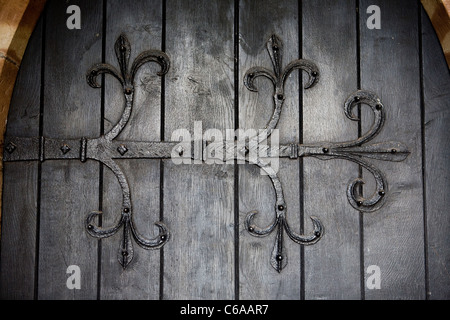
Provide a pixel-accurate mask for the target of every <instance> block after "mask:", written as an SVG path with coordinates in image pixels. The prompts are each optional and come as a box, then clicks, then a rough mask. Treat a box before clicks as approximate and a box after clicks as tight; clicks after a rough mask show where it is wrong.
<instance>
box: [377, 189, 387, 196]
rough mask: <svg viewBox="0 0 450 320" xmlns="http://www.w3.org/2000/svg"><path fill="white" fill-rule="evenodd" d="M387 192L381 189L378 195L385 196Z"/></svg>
mask: <svg viewBox="0 0 450 320" xmlns="http://www.w3.org/2000/svg"><path fill="white" fill-rule="evenodd" d="M385 194H386V192H385V191H384V190H380V191H379V192H378V195H380V196H384V195H385Z"/></svg>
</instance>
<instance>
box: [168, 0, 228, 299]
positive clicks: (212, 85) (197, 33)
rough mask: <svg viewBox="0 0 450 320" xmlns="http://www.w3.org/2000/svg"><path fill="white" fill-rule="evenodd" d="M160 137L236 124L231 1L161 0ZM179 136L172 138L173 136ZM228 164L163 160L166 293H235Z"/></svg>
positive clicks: (171, 295) (213, 296)
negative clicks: (164, 58)
mask: <svg viewBox="0 0 450 320" xmlns="http://www.w3.org/2000/svg"><path fill="white" fill-rule="evenodd" d="M166 6H167V14H166V30H167V33H166V53H167V54H168V55H169V56H170V57H171V66H172V67H171V70H170V71H169V73H168V74H167V75H166V97H165V102H166V104H165V105H166V107H165V119H166V121H165V126H164V131H165V137H166V140H170V139H171V135H172V132H173V131H174V130H176V129H180V128H185V129H187V130H189V131H190V132H191V134H192V133H193V128H194V122H195V121H201V122H202V127H203V130H207V129H209V128H213V129H218V130H221V131H223V132H225V129H230V128H231V129H232V128H234V122H233V116H234V101H233V97H234V87H233V85H234V84H233V79H234V76H233V66H234V61H233V45H234V43H233V39H234V38H233V17H234V15H233V12H234V2H233V1H229V0H227V1H172V0H169V1H167V4H166ZM177 140H178V139H177ZM233 172H234V170H233V166H232V165H222V164H215V165H210V164H198V165H197V164H191V165H175V164H174V163H173V162H172V161H171V160H167V161H164V221H165V222H166V223H167V225H168V227H169V228H170V230H172V237H171V240H170V241H169V243H167V245H166V246H165V247H164V292H163V298H164V299H194V300H195V299H232V298H233V297H234V213H233V208H234V202H233V201H234V197H233V186H234V175H233Z"/></svg>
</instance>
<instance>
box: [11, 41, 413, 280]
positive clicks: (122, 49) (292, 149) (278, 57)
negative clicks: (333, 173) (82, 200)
mask: <svg viewBox="0 0 450 320" xmlns="http://www.w3.org/2000/svg"><path fill="white" fill-rule="evenodd" d="M114 49H115V53H116V56H117V59H118V63H119V66H120V71H118V70H117V69H116V68H114V67H113V66H112V65H110V64H104V63H100V64H95V65H94V66H92V68H91V69H90V70H89V71H88V73H87V75H86V79H87V82H88V84H89V85H90V86H91V87H93V88H100V85H99V84H98V82H97V77H98V76H99V75H100V74H110V75H112V76H114V77H115V78H116V79H117V80H118V81H119V82H120V84H121V85H122V88H123V94H124V98H125V106H124V110H123V112H122V116H121V118H120V119H119V121H118V122H117V124H116V125H115V126H113V127H112V129H111V130H109V131H108V132H107V133H106V134H104V135H102V136H100V137H98V138H93V139H88V138H84V137H83V138H80V139H70V140H69V139H66V140H61V139H50V138H45V137H35V138H21V137H7V138H6V139H5V151H6V152H5V153H4V155H3V161H24V160H27V161H30V160H38V161H41V162H43V161H45V160H50V159H51V160H56V159H65V160H68V159H79V160H81V161H82V162H85V161H86V160H87V159H91V160H96V161H99V162H101V163H103V164H104V165H105V166H106V167H107V168H109V169H110V170H111V171H112V172H113V173H114V175H115V176H116V178H117V180H118V182H119V185H120V187H121V190H122V207H121V213H120V217H119V219H118V222H117V223H116V224H115V225H114V226H112V227H103V226H98V225H96V224H95V223H94V220H95V218H96V217H98V216H99V215H100V214H101V212H99V211H93V212H91V213H90V214H89V215H88V216H87V218H86V219H85V227H86V230H87V232H88V233H89V234H90V235H91V236H93V237H95V238H107V237H110V236H112V235H114V234H116V233H117V232H119V230H121V228H123V229H122V238H121V241H120V248H119V253H118V260H119V263H120V264H121V265H122V267H123V268H124V269H125V268H126V267H127V266H128V265H129V264H130V262H131V261H132V259H133V255H134V250H133V244H132V240H133V239H134V240H135V241H136V243H137V244H138V245H139V246H140V247H142V248H144V249H157V248H161V247H162V246H163V245H164V244H166V243H167V241H168V240H169V231H168V228H167V227H166V226H165V224H164V223H162V222H156V223H155V225H156V226H157V227H158V228H159V234H158V236H156V237H155V238H152V239H146V238H144V237H143V236H142V235H141V234H140V233H139V232H138V231H137V229H136V226H135V225H134V222H133V215H132V213H133V208H132V200H131V194H130V187H129V185H128V182H127V179H126V177H125V174H124V173H123V171H122V170H121V168H120V167H119V166H118V165H117V163H116V162H115V161H114V159H170V158H171V157H172V155H173V153H172V152H173V150H179V149H178V148H180V145H179V142H172V141H170V142H167V141H156V142H143V141H117V140H116V137H117V136H118V135H119V134H120V132H122V130H123V129H124V127H125V126H126V125H127V123H128V120H129V118H130V115H131V111H132V108H133V98H134V79H135V76H136V73H137V71H138V69H139V68H140V67H141V66H142V65H143V64H145V63H147V62H155V63H157V64H159V65H160V67H161V70H160V71H159V72H158V75H160V76H163V75H164V74H166V73H167V72H168V70H169V65H170V60H169V57H168V56H167V55H166V54H165V53H164V52H162V51H158V50H148V51H145V52H142V53H141V54H139V55H138V56H137V57H136V59H135V60H134V61H133V63H132V65H131V67H130V68H129V59H130V53H131V49H130V43H129V41H128V39H127V38H126V36H125V35H120V36H119V37H118V39H117V41H116V43H115V47H114ZM267 51H268V53H269V56H270V59H271V61H272V65H273V72H272V71H271V70H268V69H266V68H262V67H254V68H251V69H250V70H248V71H247V72H246V74H245V76H244V84H245V86H246V87H247V88H248V89H249V90H251V91H257V88H256V87H255V81H254V80H255V79H256V78H258V77H265V78H268V79H270V80H271V81H272V83H273V86H274V96H273V104H274V112H273V114H272V117H271V118H270V120H269V122H268V124H267V125H266V127H265V128H264V130H262V131H261V132H260V133H259V134H258V135H257V136H255V137H253V138H250V139H249V141H248V142H247V143H248V145H246V146H245V150H246V151H247V152H248V151H249V149H250V148H253V147H254V146H259V143H260V142H262V141H264V140H267V138H268V137H269V136H270V135H271V134H272V132H273V130H274V129H275V128H276V126H277V125H278V122H279V119H280V114H281V109H282V106H283V103H284V100H285V93H284V84H285V82H286V80H287V78H288V76H289V74H290V73H291V72H292V71H293V70H296V69H300V70H303V71H305V72H306V73H307V74H308V76H309V79H308V81H307V83H306V85H305V89H308V88H311V87H313V86H314V85H315V84H317V82H318V80H319V69H318V68H317V66H316V65H315V64H314V63H313V62H311V61H309V60H304V59H299V60H295V61H292V62H291V63H289V64H288V65H287V66H286V67H285V68H284V69H283V68H282V53H283V43H282V41H281V39H280V38H279V37H277V36H276V35H272V36H271V37H270V38H269V40H268V42H267ZM358 104H365V105H368V106H369V107H370V109H371V110H372V112H373V113H374V122H373V124H372V126H371V128H370V129H369V130H368V131H367V132H366V133H365V134H364V135H362V136H361V137H359V138H358V139H355V140H352V141H345V142H322V143H318V144H289V145H281V146H279V147H278V149H277V150H276V152H273V153H272V154H266V155H265V156H264V157H267V156H269V157H273V156H276V157H280V158H281V157H288V158H290V159H297V158H299V157H316V158H319V159H321V160H331V159H344V160H349V161H353V162H355V163H357V164H359V165H360V166H361V167H363V168H365V169H367V170H368V171H369V172H370V173H371V174H372V175H373V176H374V178H375V182H376V190H375V192H374V193H373V195H372V196H371V197H369V198H365V197H363V196H362V194H360V188H359V186H360V185H361V184H363V183H364V181H363V180H362V179H360V178H356V179H354V180H353V181H351V182H350V183H349V185H348V187H347V198H348V201H349V203H350V205H351V206H352V207H353V208H355V209H356V210H358V211H360V212H370V211H374V210H377V209H379V208H380V207H381V206H382V205H383V203H384V201H385V198H386V192H387V183H386V179H385V178H384V176H383V174H382V173H381V172H380V170H378V168H376V167H375V166H373V165H372V164H371V163H369V162H367V161H366V160H363V159H362V158H363V157H366V158H372V159H378V160H386V161H403V160H404V159H405V158H406V157H407V156H408V154H409V151H408V150H407V148H406V146H404V145H403V144H402V143H399V142H381V143H376V144H372V145H365V146H363V144H365V143H367V142H369V141H371V140H372V139H373V138H374V137H375V136H376V135H377V134H378V133H379V132H380V130H381V128H382V127H383V123H384V120H385V113H384V105H383V104H382V103H381V101H380V99H379V98H378V97H377V95H376V94H374V93H372V92H368V91H362V90H359V91H356V92H354V93H353V94H351V95H350V96H349V97H348V99H347V100H346V101H345V103H344V112H345V115H346V116H347V117H348V118H349V119H350V120H354V121H356V120H358V117H357V116H356V115H355V114H354V113H353V109H354V108H355V106H357V105H358ZM200 147H201V146H200ZM241 147H242V146H241V145H240V144H234V145H233V146H232V147H231V148H232V149H233V150H232V152H231V156H230V153H229V150H228V149H227V152H226V156H225V158H226V160H230V159H236V158H237V157H238V155H239V154H242V152H243V150H242V149H240V148H241ZM220 148H223V146H220ZM226 148H229V146H227V147H226ZM271 148H272V147H271ZM238 149H239V150H238ZM217 151H218V150H217ZM222 151H223V150H222ZM247 152H244V153H247ZM178 153H180V154H182V153H183V151H178ZM200 153H201V154H203V153H202V152H200ZM217 154H223V153H222V152H217ZM184 156H187V157H191V158H192V157H194V158H195V154H194V155H192V154H187V155H186V154H184ZM238 159H242V157H240V156H239V158H238ZM203 160H205V159H203ZM245 160H247V161H249V162H251V163H252V164H255V165H257V166H258V167H260V168H261V169H262V170H264V171H265V172H266V173H267V175H268V176H269V178H270V180H271V182H272V184H273V187H274V189H275V195H276V199H275V206H274V210H275V218H274V220H273V222H272V223H271V224H270V225H269V226H267V227H264V228H261V227H258V226H257V225H256V224H255V223H254V222H253V220H254V218H255V216H256V214H257V212H256V211H252V212H250V213H248V214H247V217H246V220H245V227H246V229H247V230H248V232H249V233H250V234H251V235H253V236H256V237H263V236H268V235H269V234H271V233H272V232H273V231H274V230H275V229H277V231H276V236H275V244H274V247H273V250H272V254H271V257H270V264H271V265H272V266H273V268H275V270H277V271H278V272H281V270H282V269H283V268H284V267H285V266H286V265H287V254H286V252H285V250H284V246H283V241H284V240H283V234H284V232H286V233H287V235H288V236H289V238H290V239H291V240H292V241H294V242H296V243H298V244H303V245H311V244H314V243H316V242H317V241H319V240H320V239H321V238H322V236H323V234H324V227H323V225H322V223H321V221H320V220H319V219H318V218H317V217H314V216H312V217H311V220H312V224H313V227H314V231H313V232H312V234H310V235H300V234H297V233H295V232H294V231H293V230H292V229H291V227H290V226H289V223H288V221H287V218H286V217H287V216H286V214H287V204H286V201H285V199H284V195H283V188H282V184H281V181H280V179H279V177H278V174H277V172H276V171H275V170H274V169H273V168H272V167H271V166H270V165H269V164H268V163H267V162H266V160H264V159H263V158H262V157H260V156H258V157H256V159H252V160H251V161H250V157H248V158H245Z"/></svg>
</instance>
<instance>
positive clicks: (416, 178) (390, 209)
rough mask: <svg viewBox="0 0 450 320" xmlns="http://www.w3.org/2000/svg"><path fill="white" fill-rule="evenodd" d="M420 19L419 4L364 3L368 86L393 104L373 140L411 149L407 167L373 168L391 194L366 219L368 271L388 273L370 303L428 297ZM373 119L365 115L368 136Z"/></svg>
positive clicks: (364, 73)
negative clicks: (375, 24)
mask: <svg viewBox="0 0 450 320" xmlns="http://www.w3.org/2000/svg"><path fill="white" fill-rule="evenodd" d="M370 5H377V6H379V8H380V10H381V17H382V18H381V19H382V20H381V29H379V30H377V29H368V28H367V27H366V20H367V18H368V14H366V10H367V8H368V7H369V6H370ZM418 19H419V17H418V2H417V1H414V2H412V1H395V2H393V1H384V0H377V1H366V0H361V1H360V23H361V24H360V28H361V86H362V88H364V89H366V90H371V91H374V92H376V93H377V94H378V95H379V97H380V98H381V100H382V101H383V104H384V105H385V106H386V108H385V113H386V121H385V124H384V128H383V130H382V131H381V132H380V134H379V135H378V136H377V137H376V140H374V141H373V142H376V141H378V142H381V141H400V142H402V143H404V144H406V145H407V146H408V148H409V150H410V151H411V154H410V155H409V157H408V158H407V159H406V160H405V161H404V162H401V163H394V162H382V161H376V162H373V163H374V164H375V165H376V166H377V167H378V168H379V169H380V170H381V171H382V172H384V174H385V176H386V178H387V183H388V186H389V189H388V190H387V193H386V196H387V199H386V203H385V204H384V206H383V207H382V208H381V209H380V210H378V211H376V212H374V213H373V214H368V215H365V216H364V269H365V270H367V268H368V266H370V265H376V266H378V267H379V268H380V272H381V289H372V290H370V289H368V288H367V286H366V290H365V297H366V299H423V298H424V297H425V272H424V266H425V262H424V217H423V194H422V191H423V190H422V145H421V120H420V119H421V106H420V65H419V52H420V49H419V41H418V34H419V32H418V21H419V20H418ZM370 121H371V119H370V118H368V117H366V116H365V115H364V114H363V116H362V124H363V130H364V128H366V127H367V126H369V125H370V123H371V122H370ZM365 190H366V188H365ZM371 190H372V189H369V190H367V192H369V193H370V192H372V191H371ZM366 277H367V275H366ZM366 280H367V279H366Z"/></svg>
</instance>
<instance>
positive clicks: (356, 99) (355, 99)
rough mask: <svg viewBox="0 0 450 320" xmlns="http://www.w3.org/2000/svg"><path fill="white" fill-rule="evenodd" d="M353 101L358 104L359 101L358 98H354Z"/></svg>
mask: <svg viewBox="0 0 450 320" xmlns="http://www.w3.org/2000/svg"><path fill="white" fill-rule="evenodd" d="M353 100H354V101H356V102H359V101H360V100H361V99H360V98H359V97H355V98H354V99H353Z"/></svg>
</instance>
